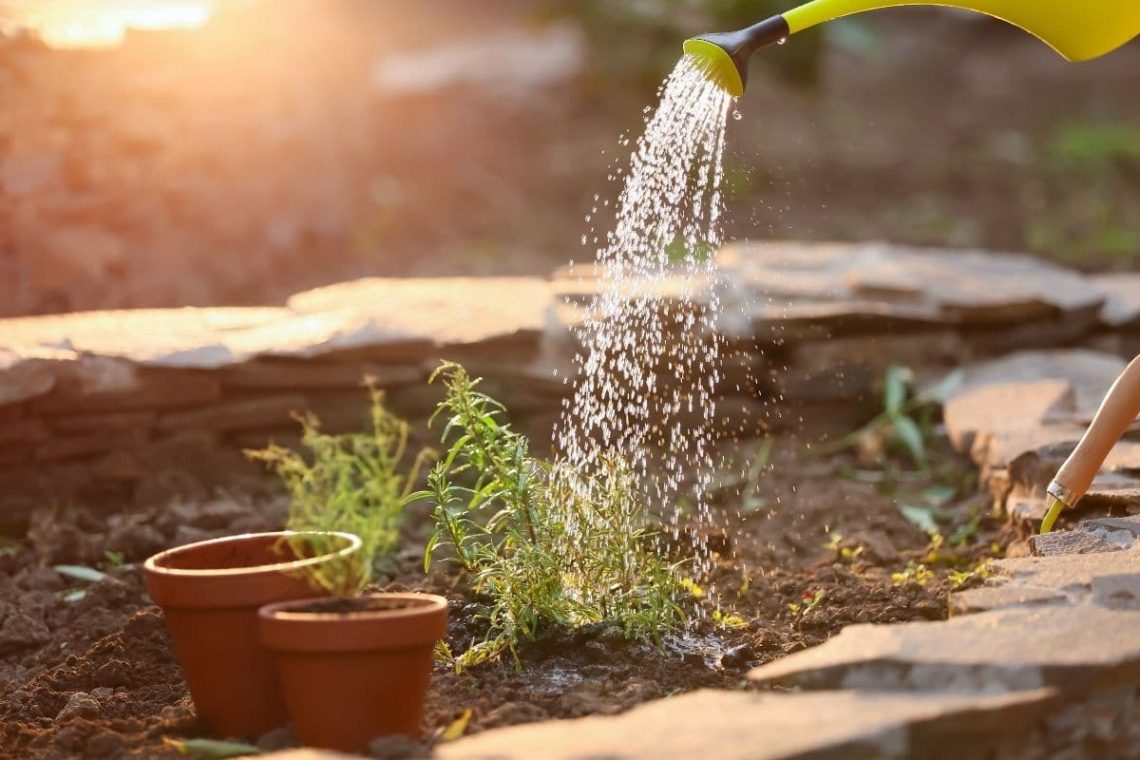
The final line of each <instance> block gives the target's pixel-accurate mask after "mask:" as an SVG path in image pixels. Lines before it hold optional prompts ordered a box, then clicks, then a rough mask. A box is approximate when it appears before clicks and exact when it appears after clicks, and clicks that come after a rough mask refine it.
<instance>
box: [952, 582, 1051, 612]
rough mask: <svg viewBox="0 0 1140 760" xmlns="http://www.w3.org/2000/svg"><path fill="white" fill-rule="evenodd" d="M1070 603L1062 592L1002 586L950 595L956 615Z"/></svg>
mask: <svg viewBox="0 0 1140 760" xmlns="http://www.w3.org/2000/svg"><path fill="white" fill-rule="evenodd" d="M1067 601H1068V597H1067V596H1066V595H1065V594H1064V593H1063V592H1062V591H1060V590H1057V589H1049V588H1039V587H1037V586H1023V585H1020V584H1002V585H997V586H982V587H980V588H972V589H967V590H965V591H955V592H954V593H953V594H951V595H950V611H951V612H952V613H953V614H955V615H964V614H967V613H971V612H985V611H987V610H996V609H1001V608H1002V607H1027V606H1031V605H1035V604H1055V603H1064V602H1067Z"/></svg>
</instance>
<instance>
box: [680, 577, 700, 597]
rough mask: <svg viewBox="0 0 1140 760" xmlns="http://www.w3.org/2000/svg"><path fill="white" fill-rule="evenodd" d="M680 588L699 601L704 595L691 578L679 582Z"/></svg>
mask: <svg viewBox="0 0 1140 760" xmlns="http://www.w3.org/2000/svg"><path fill="white" fill-rule="evenodd" d="M681 586H682V587H683V588H684V589H685V590H686V591H688V592H689V593H690V594H692V596H693V598H695V599H700V598H701V597H703V596H704V595H705V590H704V589H703V588H701V587H700V586H698V585H697V582H696V581H694V580H693V579H692V578H685V579H684V580H682V581H681Z"/></svg>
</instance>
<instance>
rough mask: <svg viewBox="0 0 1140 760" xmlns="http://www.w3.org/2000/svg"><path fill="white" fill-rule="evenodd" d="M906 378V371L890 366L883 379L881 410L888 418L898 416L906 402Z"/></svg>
mask: <svg viewBox="0 0 1140 760" xmlns="http://www.w3.org/2000/svg"><path fill="white" fill-rule="evenodd" d="M906 376H907V371H906V369H904V368H903V367H899V366H898V365H893V364H892V365H891V366H890V367H888V368H887V374H886V375H885V377H884V378H883V409H884V410H885V411H886V413H887V415H888V416H890V417H895V416H896V415H898V414H899V412H901V411H902V407H903V402H905V401H906Z"/></svg>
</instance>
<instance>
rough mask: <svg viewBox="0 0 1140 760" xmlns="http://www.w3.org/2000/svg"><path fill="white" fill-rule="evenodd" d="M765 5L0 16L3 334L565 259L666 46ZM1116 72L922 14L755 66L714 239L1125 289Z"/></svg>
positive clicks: (1138, 167) (1133, 193)
mask: <svg viewBox="0 0 1140 760" xmlns="http://www.w3.org/2000/svg"><path fill="white" fill-rule="evenodd" d="M787 6H788V4H787V3H776V2H771V0H747V1H746V0H628V2H617V1H615V0H430V2H407V1H406V0H101V1H100V0H0V30H2V34H3V36H2V38H0V314H3V315H18V314H42V313H52V312H60V311H68V310H76V309H94V308H125V307H144V306H180V305H211V304H254V303H259V304H261V303H266V304H268V303H276V302H280V301H281V300H283V299H284V297H285V296H286V295H288V294H289V293H291V292H294V291H297V290H300V289H303V288H308V287H313V286H317V285H321V284H325V283H329V282H333V281H337V280H343V279H347V278H352V277H358V276H364V275H400V276H405V275H435V274H506V273H530V274H545V273H548V272H550V271H551V270H552V269H554V268H556V267H558V266H561V265H562V264H564V263H566V262H567V261H568V260H570V259H577V260H579V261H581V260H584V259H587V258H591V257H592V256H593V251H591V250H585V251H584V250H583V249H582V248H581V245H580V243H579V240H580V238H581V236H582V234H583V233H584V232H585V229H586V227H587V225H586V223H585V222H584V221H583V217H584V215H585V213H586V212H587V211H588V210H589V208H590V207H591V206H592V205H593V203H594V201H593V197H594V195H595V194H596V193H598V194H601V196H602V197H613V196H614V195H615V194H616V192H617V188H616V187H614V186H613V185H612V184H611V183H609V182H608V181H607V179H606V178H607V175H608V174H609V172H610V167H611V166H612V165H613V164H614V163H615V162H619V163H620V162H622V161H624V160H625V158H626V157H627V151H624V150H621V149H619V145H618V138H619V136H620V135H621V134H622V133H629V134H630V135H632V136H636V135H637V134H638V133H639V132H640V127H641V119H642V111H643V109H644V108H645V107H646V106H647V105H649V104H651V103H652V102H653V100H654V91H655V90H656V88H657V86H658V84H659V83H660V81H661V78H662V77H663V76H664V75H665V73H667V71H668V70H669V69H670V68H671V67H672V65H673V64H674V63H675V62H676V59H677V56H678V54H679V51H680V43H681V41H682V40H683V39H684V38H685V37H687V36H691V35H693V34H696V33H700V32H705V31H712V30H722V29H727V28H734V27H738V26H742V25H744V24H747V23H750V22H752V21H755V20H758V19H759V18H761V17H763V16H765V15H768V14H769V13H771V12H774V11H777V10H781V9H784V8H786V7H787ZM1138 87H1140V43H1137V42H1133V43H1131V44H1130V45H1128V46H1126V47H1125V48H1124V49H1122V50H1120V51H1117V52H1116V53H1114V54H1112V55H1110V56H1108V57H1106V58H1104V59H1101V60H1099V61H1094V62H1090V63H1083V64H1076V65H1074V64H1067V63H1065V62H1064V61H1062V60H1061V59H1060V58H1059V57H1057V56H1056V55H1055V54H1053V53H1052V52H1051V51H1049V50H1048V49H1047V48H1046V47H1045V46H1044V45H1042V44H1041V43H1039V42H1037V41H1036V40H1034V39H1032V38H1031V37H1029V36H1028V35H1025V34H1023V33H1021V32H1018V31H1016V30H1013V29H1012V28H1009V27H1006V26H1005V25H1003V24H1001V23H999V22H996V21H992V20H989V19H986V18H984V17H980V16H975V15H970V14H963V13H958V12H953V11H947V10H941V9H931V8H903V9H895V10H889V11H880V12H878V13H874V14H866V15H863V16H860V17H856V18H852V19H847V20H843V21H839V22H834V23H832V24H830V25H828V26H827V27H826V28H824V29H822V30H820V31H819V32H817V33H813V34H804V35H801V36H797V37H796V38H795V39H794V40H793V41H792V42H790V43H789V44H787V45H784V46H781V47H773V48H770V49H769V50H766V51H764V52H763V53H762V54H761V55H759V56H758V57H757V60H756V61H755V62H754V66H753V69H752V74H751V79H750V86H749V92H748V93H747V95H746V96H745V97H744V98H743V99H742V100H741V102H740V103H739V105H738V108H739V111H740V113H741V115H742V118H741V119H739V120H730V124H729V126H730V132H731V134H730V136H729V151H728V157H727V173H726V183H727V188H728V199H727V203H728V229H727V232H728V234H729V236H730V237H750V238H796V239H808V240H817V239H838V240H867V239H882V240H891V241H895V242H904V243H917V244H930V245H948V246H958V247H984V248H989V249H994V250H1016V251H1032V252H1036V253H1039V254H1040V255H1042V256H1045V257H1048V258H1051V259H1055V260H1059V261H1062V262H1065V263H1067V264H1070V265H1073V266H1077V267H1080V268H1085V269H1100V270H1103V269H1132V268H1136V267H1137V266H1138V264H1140V98H1138V97H1137V96H1136V93H1137V92H1138V91H1140V89H1138Z"/></svg>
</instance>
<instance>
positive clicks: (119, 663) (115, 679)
mask: <svg viewBox="0 0 1140 760" xmlns="http://www.w3.org/2000/svg"><path fill="white" fill-rule="evenodd" d="M61 643H66V642H61ZM65 648H66V647H65ZM195 730H197V731H201V727H200V726H198V725H197V721H196V719H195V717H194V712H193V709H192V706H191V704H190V701H189V696H188V694H187V691H186V685H185V683H184V682H183V680H182V671H181V669H180V668H179V666H178V663H177V661H176V660H175V658H174V653H173V650H172V649H171V646H170V640H169V637H168V636H167V632H166V625H165V623H164V622H163V620H162V616H161V614H160V613H159V612H158V610H157V609H155V608H153V607H148V608H146V609H142V610H139V611H136V612H135V613H133V614H132V615H130V617H129V618H127V620H126V622H125V624H124V625H122V627H121V628H120V629H119V630H117V631H115V632H114V633H111V634H109V635H107V636H104V637H102V638H100V639H99V640H98V641H96V642H95V643H93V644H91V645H90V646H89V647H87V648H86V649H83V650H81V651H79V652H78V653H74V654H69V655H67V657H66V659H64V660H63V661H62V662H61V663H59V664H57V665H55V666H54V667H50V668H47V669H45V670H42V671H40V672H39V673H37V674H36V675H34V676H32V677H31V678H30V679H28V680H27V681H24V682H23V683H18V684H17V685H15V686H14V687H13V688H12V689H11V690H9V691H7V692H5V693H4V694H3V696H2V697H0V738H2V739H3V745H4V746H5V747H6V748H8V750H9V751H10V752H11V753H12V756H14V757H29V758H30V757H44V758H55V757H59V758H64V757H83V758H88V757H89V758H113V757H122V756H127V755H132V754H136V753H138V752H139V751H140V750H142V751H143V753H144V754H145V755H148V756H155V754H156V751H157V752H158V753H159V754H161V744H162V741H161V740H162V737H163V736H164V735H166V734H168V733H172V734H180V735H185V734H187V733H190V734H193V733H194V732H195Z"/></svg>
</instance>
